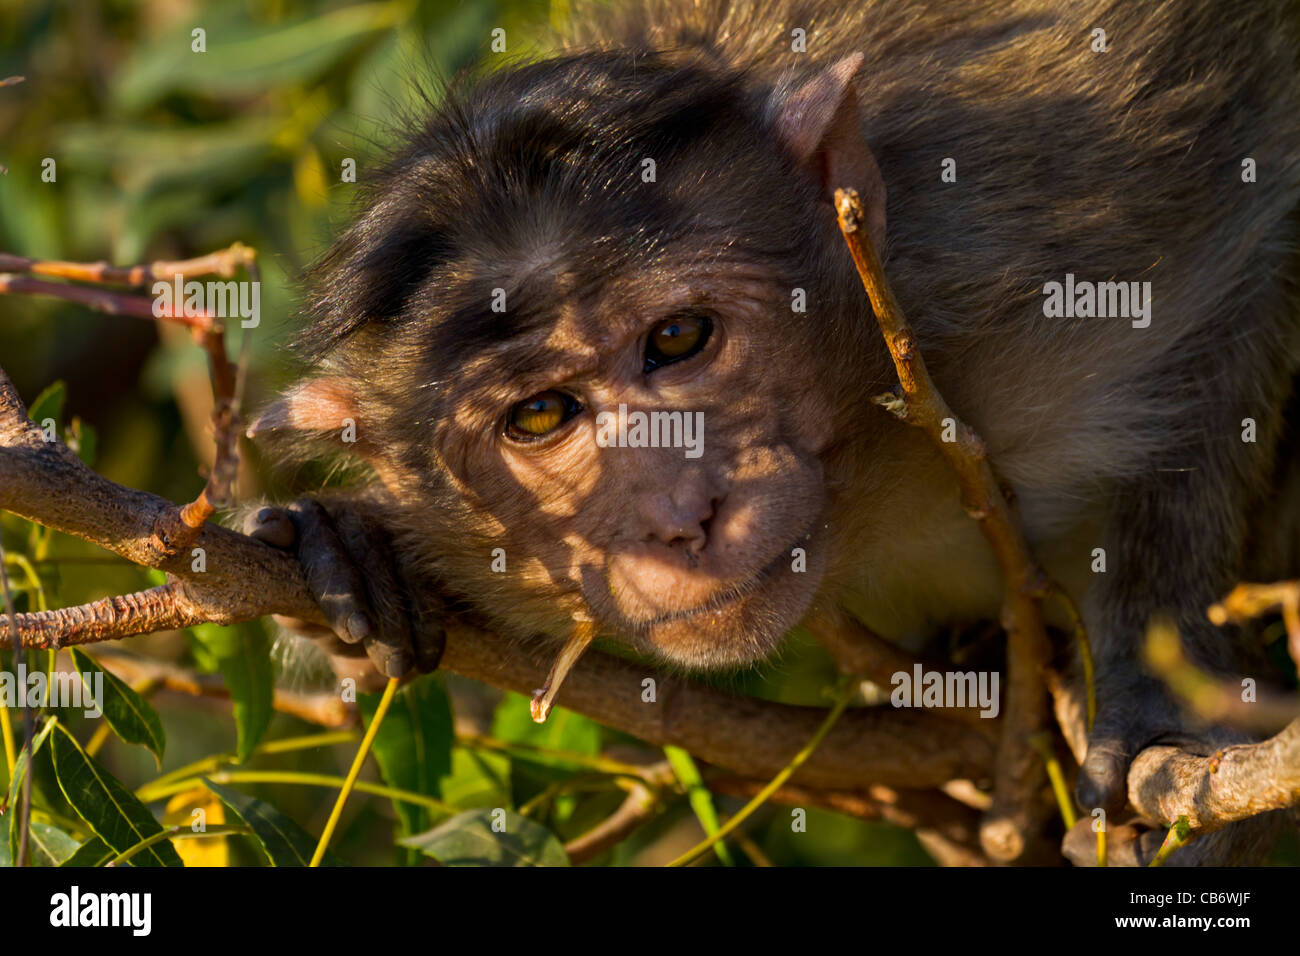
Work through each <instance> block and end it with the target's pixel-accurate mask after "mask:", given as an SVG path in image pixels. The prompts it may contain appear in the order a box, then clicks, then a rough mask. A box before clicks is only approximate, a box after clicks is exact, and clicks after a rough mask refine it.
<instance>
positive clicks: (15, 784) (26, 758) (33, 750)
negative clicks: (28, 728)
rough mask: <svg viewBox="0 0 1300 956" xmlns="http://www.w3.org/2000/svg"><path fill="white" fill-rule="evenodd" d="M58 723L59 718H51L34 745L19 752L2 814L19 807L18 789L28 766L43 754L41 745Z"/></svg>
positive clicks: (2, 807)
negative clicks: (33, 759)
mask: <svg viewBox="0 0 1300 956" xmlns="http://www.w3.org/2000/svg"><path fill="white" fill-rule="evenodd" d="M56 723H58V718H57V717H51V718H50V719H49V720H48V721H46V722H45V726H44V727H42V728H41V729H40V731H39V732H38V733H37V734H36V736H35V737H34V738H33V739H32V745H31V746H30V747H28V746H27V745H26V744H24V745H23V749H22V750H20V751H18V759H17V760H15V761H14V775H13V777H12V779H10V781H9V793H8V794H6V795H5V799H4V802H3V803H0V813H5V812H6V811H8V809H9V808H10V807H12V806H17V800H18V788H19V787H21V786H22V784H23V777H25V776H27V766H28V764H30V763H31V762H32V758H33V757H35V756H36V755H37V754H38V753H40V752H41V745H42V744H44V743H45V738H46V737H48V736H49V735H50V731H51V730H53V729H54V725H55V724H56Z"/></svg>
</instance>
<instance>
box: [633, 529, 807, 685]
mask: <svg viewBox="0 0 1300 956" xmlns="http://www.w3.org/2000/svg"><path fill="white" fill-rule="evenodd" d="M800 544H809V545H810V546H809V547H808V548H807V553H808V567H807V569H806V570H803V571H795V570H794V569H793V567H792V562H791V560H790V556H789V550H788V549H787V550H786V551H785V552H783V553H781V554H780V555H778V556H777V558H776V559H775V560H773V561H772V562H771V563H770V564H768V565H767V566H766V567H765V568H764V569H763V570H762V571H760V572H759V573H758V574H757V575H755V576H754V577H753V578H752V579H750V580H749V581H747V582H745V583H744V584H742V585H739V586H737V587H733V588H728V589H727V590H726V591H725V592H723V593H722V594H720V595H716V596H715V597H713V598H711V599H710V600H708V601H706V602H704V603H703V604H701V605H700V606H699V607H698V608H694V609H692V610H689V611H677V612H674V613H672V614H667V615H664V616H663V617H661V618H657V619H655V620H651V621H645V622H638V623H637V624H635V625H625V626H624V629H622V631H623V633H622V635H621V636H622V638H623V640H624V642H626V643H627V644H629V645H630V646H631V647H632V648H633V649H635V650H636V651H638V652H639V653H643V654H646V655H649V656H651V657H655V658H657V659H659V660H661V661H664V662H665V663H670V664H675V665H677V666H679V667H682V668H685V669H687V670H696V671H704V670H728V669H739V668H743V667H747V666H750V665H753V664H756V663H758V662H759V661H762V660H764V659H765V658H768V657H770V656H772V654H773V653H775V652H776V650H777V649H778V648H779V647H780V646H781V644H782V642H783V641H784V639H785V636H786V635H787V634H788V633H789V632H790V631H791V629H793V628H794V627H795V626H796V625H797V624H798V623H799V622H800V621H801V620H802V619H803V616H804V615H805V614H806V613H807V612H808V608H809V606H810V605H811V604H812V601H813V598H814V597H815V596H816V594H817V591H818V588H819V587H820V584H821V579H822V576H823V571H824V567H823V559H822V558H821V555H822V554H823V551H824V549H822V548H818V547H815V546H811V542H809V541H808V539H806V538H801V539H800Z"/></svg>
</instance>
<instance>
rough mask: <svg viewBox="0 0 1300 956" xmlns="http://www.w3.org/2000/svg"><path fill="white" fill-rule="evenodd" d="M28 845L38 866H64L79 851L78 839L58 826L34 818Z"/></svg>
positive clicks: (33, 860)
mask: <svg viewBox="0 0 1300 956" xmlns="http://www.w3.org/2000/svg"><path fill="white" fill-rule="evenodd" d="M27 847H28V851H29V852H30V853H31V861H32V862H33V863H35V864H36V865H37V866H62V865H63V863H64V862H65V861H66V860H68V859H70V858H71V857H72V856H73V854H75V853H76V852H77V841H76V840H75V839H73V838H72V837H70V836H69V835H68V834H66V833H64V832H63V831H62V830H60V829H59V828H58V827H53V826H50V825H49V824H48V823H42V822H41V821H39V820H33V821H32V823H31V829H30V831H29V832H28V835H27Z"/></svg>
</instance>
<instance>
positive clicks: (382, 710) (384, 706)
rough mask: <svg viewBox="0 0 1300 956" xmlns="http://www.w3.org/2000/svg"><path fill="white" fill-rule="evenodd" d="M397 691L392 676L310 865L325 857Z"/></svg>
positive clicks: (318, 864)
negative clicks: (344, 807)
mask: <svg viewBox="0 0 1300 956" xmlns="http://www.w3.org/2000/svg"><path fill="white" fill-rule="evenodd" d="M396 693H397V678H396V677H390V678H389V679H388V686H387V687H385V688H384V696H383V697H382V698H381V699H380V701H379V706H378V707H377V708H376V709H375V716H374V718H373V719H372V720H371V721H370V726H369V727H367V728H366V735H365V736H364V737H362V738H361V746H360V747H358V748H357V755H356V756H355V757H354V758H353V759H352V769H351V770H349V771H348V776H347V779H346V780H344V781H343V788H342V789H341V790H339V796H338V799H337V800H335V801H334V809H333V810H332V811H330V818H329V819H328V820H326V821H325V830H324V832H323V833H321V835H320V842H319V843H317V844H316V852H315V853H313V854H312V857H311V862H310V863H308V864H307V865H308V866H320V861H321V860H323V859H324V858H325V850H326V849H327V848H328V847H329V845H330V837H332V836H333V835H334V828H335V827H337V826H338V825H339V817H341V816H343V805H344V804H345V803H347V802H348V796H349V794H351V793H352V788H353V787H355V786H356V784H357V777H358V776H360V774H361V765H362V764H363V763H365V762H366V754H368V753H370V745H371V744H372V743H374V742H375V735H376V734H378V733H379V725H380V724H382V723H383V722H384V716H385V715H386V714H387V713H388V707H389V705H390V704H392V702H393V695H394V694H396Z"/></svg>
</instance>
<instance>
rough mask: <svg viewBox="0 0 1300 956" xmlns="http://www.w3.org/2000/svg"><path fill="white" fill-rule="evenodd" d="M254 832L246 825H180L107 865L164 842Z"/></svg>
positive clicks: (131, 848)
mask: <svg viewBox="0 0 1300 956" xmlns="http://www.w3.org/2000/svg"><path fill="white" fill-rule="evenodd" d="M252 832H253V828H252V827H250V826H249V825H248V824H246V823H221V824H216V825H214V826H210V827H208V828H207V829H206V830H191V829H190V825H189V824H188V823H180V824H177V825H176V826H174V827H167V828H166V829H165V830H162V831H160V832H158V833H155V834H154V835H153V836H151V837H146V838H145V839H143V840H141V841H140V842H139V843H137V844H136V845H135V846H133V847H129V848H128V849H126V850H124V851H123V852H121V853H119V854H118V855H117V856H115V857H113V859H111V860H109V861H108V863H107V864H105V865H106V866H117V865H118V864H119V863H125V862H126V861H127V860H129V859H131V857H133V856H135V855H136V854H137V853H139V852H141V851H142V850H147V849H149V847H151V846H154V845H155V844H158V843H162V842H163V841H164V840H201V839H203V838H204V837H217V836H229V835H230V834H232V833H245V834H251V833H252Z"/></svg>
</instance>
